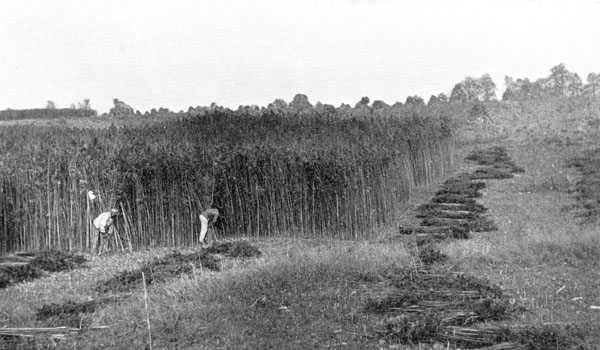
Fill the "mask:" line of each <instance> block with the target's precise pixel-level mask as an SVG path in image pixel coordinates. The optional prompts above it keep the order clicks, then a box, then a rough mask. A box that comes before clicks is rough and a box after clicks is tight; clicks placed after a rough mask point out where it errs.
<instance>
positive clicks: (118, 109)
mask: <svg viewBox="0 0 600 350" xmlns="http://www.w3.org/2000/svg"><path fill="white" fill-rule="evenodd" d="M113 105H114V107H113V108H111V109H110V112H108V114H109V115H110V116H111V117H124V116H131V115H134V113H135V112H134V110H133V108H132V107H131V106H130V105H128V104H127V103H125V102H123V101H120V100H119V99H118V98H114V99H113ZM153 110H154V111H156V109H154V108H153Z"/></svg>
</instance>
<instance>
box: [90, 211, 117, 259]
mask: <svg viewBox="0 0 600 350" xmlns="http://www.w3.org/2000/svg"><path fill="white" fill-rule="evenodd" d="M117 215H119V210H117V209H111V210H110V211H107V212H104V213H102V214H100V215H98V217H97V218H96V219H94V227H96V229H97V230H98V231H99V233H98V241H97V242H94V248H93V249H94V250H96V247H97V248H98V254H100V253H103V252H104V251H105V250H108V241H109V239H110V236H111V234H114V233H115V226H114V220H115V218H116V216H117Z"/></svg>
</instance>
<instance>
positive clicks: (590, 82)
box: [585, 73, 600, 96]
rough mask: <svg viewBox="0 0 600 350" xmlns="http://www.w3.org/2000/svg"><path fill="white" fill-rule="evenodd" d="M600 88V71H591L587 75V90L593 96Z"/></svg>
mask: <svg viewBox="0 0 600 350" xmlns="http://www.w3.org/2000/svg"><path fill="white" fill-rule="evenodd" d="M599 90H600V73H598V74H596V73H590V74H588V76H587V85H586V89H585V91H587V92H588V93H590V94H591V95H592V96H596V91H599Z"/></svg>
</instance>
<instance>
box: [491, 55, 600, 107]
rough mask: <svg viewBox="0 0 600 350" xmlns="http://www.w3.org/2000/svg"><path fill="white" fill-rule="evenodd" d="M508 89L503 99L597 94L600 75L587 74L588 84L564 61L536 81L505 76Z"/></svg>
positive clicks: (599, 87)
mask: <svg viewBox="0 0 600 350" xmlns="http://www.w3.org/2000/svg"><path fill="white" fill-rule="evenodd" d="M504 82H505V84H506V91H505V92H504V94H503V95H502V100H503V101H510V100H527V99H539V98H551V97H558V96H566V97H568V96H582V95H589V96H595V95H596V92H597V91H600V77H599V76H598V75H596V74H594V73H590V74H588V76H587V84H586V85H584V83H583V80H582V79H581V77H580V76H579V74H577V73H573V72H570V71H569V70H568V69H567V68H566V67H565V65H564V64H563V63H560V64H558V65H556V66H554V67H552V68H551V69H550V75H549V76H547V77H545V78H540V79H538V80H536V81H534V82H532V81H530V80H529V79H527V78H524V79H517V80H516V81H515V80H514V79H513V78H512V77H509V76H507V77H505V78H504Z"/></svg>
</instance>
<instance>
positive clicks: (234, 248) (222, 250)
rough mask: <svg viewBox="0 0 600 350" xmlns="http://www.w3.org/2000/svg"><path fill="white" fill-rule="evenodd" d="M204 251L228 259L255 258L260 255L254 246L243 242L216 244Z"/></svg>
mask: <svg viewBox="0 0 600 350" xmlns="http://www.w3.org/2000/svg"><path fill="white" fill-rule="evenodd" d="M206 251H207V252H209V253H211V254H222V255H225V256H228V257H230V258H256V257H259V256H261V255H262V252H261V251H260V250H259V249H258V248H257V247H256V246H253V245H252V244H250V243H249V242H248V241H244V240H237V241H230V242H223V243H217V244H215V245H212V246H210V247H208V248H206Z"/></svg>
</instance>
